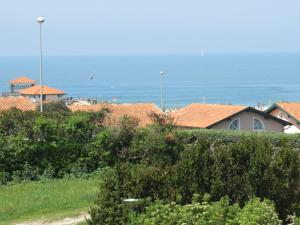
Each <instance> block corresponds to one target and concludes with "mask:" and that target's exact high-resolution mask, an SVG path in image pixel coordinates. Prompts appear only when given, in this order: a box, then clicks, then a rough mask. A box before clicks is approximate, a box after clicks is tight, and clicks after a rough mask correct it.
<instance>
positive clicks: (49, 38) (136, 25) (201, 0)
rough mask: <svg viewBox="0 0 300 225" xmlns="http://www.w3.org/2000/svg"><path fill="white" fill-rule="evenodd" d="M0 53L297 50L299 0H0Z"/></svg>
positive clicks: (299, 24)
mask: <svg viewBox="0 0 300 225" xmlns="http://www.w3.org/2000/svg"><path fill="white" fill-rule="evenodd" d="M0 1H1V6H0V56H26V55H38V53H39V52H38V50H39V48H38V46H39V45H38V44H39V42H38V41H39V39H38V38H39V29H38V24H37V22H36V17H37V16H43V17H45V19H46V22H45V23H44V24H43V39H44V52H45V54H46V55H107V54H113V55H114V54H117V55H119V54H125V55H126V54H200V53H201V52H202V51H204V52H205V53H210V52H219V53H228V52H230V53H242V52H298V51H300V13H299V10H300V1H299V0H147V1H146V0H39V1H37V0H26V1H24V0H0Z"/></svg>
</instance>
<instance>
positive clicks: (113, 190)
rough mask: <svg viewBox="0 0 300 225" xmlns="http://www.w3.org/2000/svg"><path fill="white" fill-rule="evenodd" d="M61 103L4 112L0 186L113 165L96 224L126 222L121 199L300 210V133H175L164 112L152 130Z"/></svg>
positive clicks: (0, 133)
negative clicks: (198, 199) (263, 202)
mask: <svg viewBox="0 0 300 225" xmlns="http://www.w3.org/2000/svg"><path fill="white" fill-rule="evenodd" d="M60 107H61V106H60V105H54V106H51V107H50V106H49V107H48V108H47V110H46V111H45V113H44V114H43V115H40V114H39V113H38V112H34V111H32V112H21V111H19V110H16V109H14V110H10V111H4V112H1V113H0V183H2V184H3V183H4V184H5V183H7V182H10V181H12V180H16V181H20V180H28V179H29V180H36V179H39V178H40V177H47V178H58V177H62V176H65V175H68V174H74V175H76V176H81V175H82V174H86V173H90V172H93V171H95V170H97V169H98V168H103V167H111V168H114V169H113V170H111V171H110V174H109V175H108V176H107V177H106V178H105V179H103V183H102V185H101V188H100V191H99V195H98V198H97V200H96V202H95V203H96V204H95V206H94V207H93V208H92V209H91V215H92V219H91V221H92V222H94V223H95V224H101V222H100V221H104V220H103V218H106V219H105V221H108V222H106V223H102V224H124V221H126V219H127V218H128V217H127V216H128V215H127V214H128V212H127V210H126V208H124V207H123V204H122V198H132V197H133V198H139V199H144V200H145V199H149V200H150V201H155V200H161V201H164V202H165V203H166V204H168V203H170V202H174V201H175V202H177V203H178V204H182V205H186V204H190V203H191V202H192V199H193V195H194V194H195V193H196V194H199V195H203V194H204V193H209V194H210V195H211V198H212V200H213V201H219V200H220V199H221V198H222V197H223V196H228V198H229V202H230V204H233V203H238V204H239V206H241V207H244V205H245V204H246V202H247V201H248V200H249V199H250V198H251V197H253V196H257V197H259V198H262V199H264V198H268V199H270V200H271V201H273V202H274V203H275V207H276V210H277V212H278V213H279V215H280V218H281V219H285V218H286V216H287V215H292V214H293V213H294V212H296V213H297V215H298V214H299V207H298V210H297V203H299V202H300V201H299V199H300V196H299V195H300V183H299V182H300V169H299V168H300V156H299V155H300V151H299V148H300V138H299V137H300V136H299V135H285V134H275V133H263V132H262V133H251V132H229V131H214V130H180V129H179V130H176V129H174V128H173V127H172V126H171V125H169V124H168V123H164V120H163V118H159V117H156V120H157V123H156V124H155V125H153V126H152V127H148V128H138V127H137V123H136V121H135V120H132V119H130V118H127V117H124V118H123V120H122V122H121V123H120V126H118V127H107V126H105V125H104V123H103V121H104V119H105V115H106V111H101V112H76V113H72V112H69V111H68V110H64V109H63V108H60ZM56 108H59V109H61V110H60V111H59V112H58V111H57V110H55V109H56ZM100 193H101V194H100ZM109 221H111V222H109Z"/></svg>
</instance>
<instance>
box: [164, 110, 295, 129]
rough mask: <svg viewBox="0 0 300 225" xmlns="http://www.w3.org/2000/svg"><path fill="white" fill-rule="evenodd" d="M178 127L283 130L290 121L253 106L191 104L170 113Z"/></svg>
mask: <svg viewBox="0 0 300 225" xmlns="http://www.w3.org/2000/svg"><path fill="white" fill-rule="evenodd" d="M170 115H171V116H172V117H173V119H174V124H175V126H177V127H183V128H206V129H223V130H246V131H274V132H283V131H284V127H285V126H288V125H291V124H290V123H289V122H288V121H285V120H282V119H280V118H277V117H274V116H272V115H269V114H267V113H265V112H263V111H259V110H257V109H255V108H252V107H247V106H237V105H220V104H191V105H188V106H186V107H184V108H182V109H179V110H175V111H173V112H171V113H170Z"/></svg>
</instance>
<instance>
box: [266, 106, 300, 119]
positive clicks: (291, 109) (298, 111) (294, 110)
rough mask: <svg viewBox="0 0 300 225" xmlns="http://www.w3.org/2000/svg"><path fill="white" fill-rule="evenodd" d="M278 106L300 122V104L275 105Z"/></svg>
mask: <svg viewBox="0 0 300 225" xmlns="http://www.w3.org/2000/svg"><path fill="white" fill-rule="evenodd" d="M276 105H277V106H279V108H281V109H282V110H284V111H286V112H287V113H288V114H290V115H291V116H292V117H294V118H295V119H296V120H298V121H300V102H279V103H276V104H275V107H276ZM267 111H268V110H267Z"/></svg>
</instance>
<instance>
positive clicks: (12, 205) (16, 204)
mask: <svg viewBox="0 0 300 225" xmlns="http://www.w3.org/2000/svg"><path fill="white" fill-rule="evenodd" d="M98 181H99V178H96V177H93V178H90V179H79V178H77V179H75V178H72V179H62V180H48V181H39V182H28V183H21V184H14V185H8V186H0V224H1V225H2V224H3V225H4V224H12V223H13V222H20V221H27V220H35V219H38V220H39V219H49V218H50V219H51V218H59V217H63V216H71V215H75V214H77V213H80V212H82V211H87V209H88V207H89V206H90V205H91V204H92V202H93V200H94V197H95V194H96V191H97V186H98V185H97V184H98Z"/></svg>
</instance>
